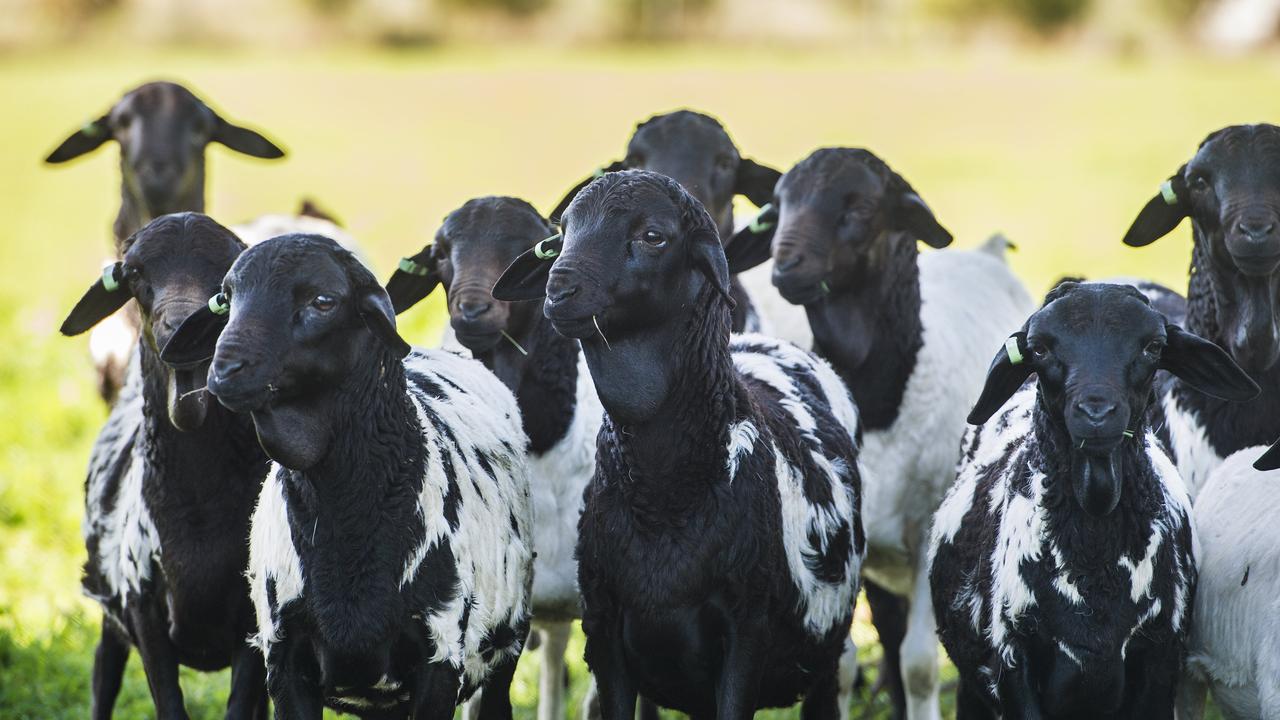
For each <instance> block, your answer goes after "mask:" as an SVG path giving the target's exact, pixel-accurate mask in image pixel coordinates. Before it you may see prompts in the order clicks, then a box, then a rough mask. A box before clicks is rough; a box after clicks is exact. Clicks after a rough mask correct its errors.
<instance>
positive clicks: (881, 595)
mask: <svg viewBox="0 0 1280 720" xmlns="http://www.w3.org/2000/svg"><path fill="white" fill-rule="evenodd" d="M862 584H863V587H864V588H865V589H866V592H867V604H868V605H869V606H870V607H871V624H872V625H875V628H876V634H878V635H879V636H880V647H881V652H882V655H881V659H880V675H879V683H880V685H881V686H882V687H884V688H885V689H886V690H887V691H888V692H889V702H890V704H891V705H892V706H893V717H894V718H895V719H896V720H901V719H902V718H904V717H906V716H907V691H906V688H905V687H903V684H902V656H901V655H900V654H899V653H900V652H901V648H902V641H903V638H905V637H906V635H907V600H906V598H901V597H898V596H897V595H894V594H893V593H891V592H889V591H888V590H886V589H885V588H884V587H881V586H880V585H877V584H876V583H875V582H873V581H872V580H870V579H865V580H864V582H863V583H862Z"/></svg>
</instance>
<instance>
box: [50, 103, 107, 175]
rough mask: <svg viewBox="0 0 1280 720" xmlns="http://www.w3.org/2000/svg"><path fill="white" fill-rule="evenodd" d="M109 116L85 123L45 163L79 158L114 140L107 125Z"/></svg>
mask: <svg viewBox="0 0 1280 720" xmlns="http://www.w3.org/2000/svg"><path fill="white" fill-rule="evenodd" d="M108 117H109V114H108V115H103V116H102V117H100V118H98V119H97V120H90V121H89V122H87V123H85V124H84V126H83V127H81V128H80V129H79V130H77V131H75V132H73V133H71V136H70V137H68V138H67V139H66V140H63V141H62V144H61V145H59V146H58V147H57V148H55V149H54V151H53V152H51V153H49V157H47V158H45V159H44V161H45V162H47V163H50V164H54V163H61V162H66V161H68V160H71V159H72V158H78V157H80V156H81V155H84V154H85V153H87V152H91V151H93V150H97V149H98V147H99V146H100V145H102V144H103V143H105V142H106V141H108V140H111V139H112V137H113V136H112V134H111V126H110V125H108V124H107V120H108Z"/></svg>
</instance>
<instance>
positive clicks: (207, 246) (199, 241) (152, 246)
mask: <svg viewBox="0 0 1280 720" xmlns="http://www.w3.org/2000/svg"><path fill="white" fill-rule="evenodd" d="M244 247H245V246H244V243H242V242H240V239H239V238H237V237H236V236H235V234H234V233H232V232H231V231H230V230H228V229H226V228H225V227H223V226H221V225H219V224H218V223H217V222H216V221H214V220H213V218H211V217H209V216H208V215H203V214H201V213H194V212H184V213H174V214H172V215H162V216H161V217H159V218H156V219H155V220H153V221H151V222H150V223H148V224H147V225H146V226H145V227H143V228H142V229H141V230H139V231H138V232H136V233H134V234H133V235H131V236H129V238H128V239H127V240H126V241H125V244H124V246H123V250H124V260H125V263H126V264H143V265H149V264H153V263H156V262H157V261H159V262H160V263H161V264H163V265H165V266H172V265H179V266H184V267H191V266H193V265H202V266H205V267H210V268H213V271H214V272H216V273H217V276H218V277H217V279H219V280H220V279H221V277H222V274H223V273H225V272H226V271H227V268H228V267H230V265H231V263H232V261H234V260H235V258H236V256H238V255H239V254H240V253H241V252H242V251H243V250H244Z"/></svg>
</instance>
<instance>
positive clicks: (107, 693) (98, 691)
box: [91, 617, 129, 720]
mask: <svg viewBox="0 0 1280 720" xmlns="http://www.w3.org/2000/svg"><path fill="white" fill-rule="evenodd" d="M111 622H112V621H111V620H109V619H107V618H105V617H104V618H103V619H102V638H101V639H100V640H98V649H97V650H96V651H95V652H94V654H93V710H92V712H91V717H93V718H94V720H109V719H110V718H111V712H112V710H113V709H114V708H115V704H116V696H117V695H119V694H120V683H121V681H123V680H124V667H125V665H126V664H127V663H128V662H129V640H128V639H127V638H125V637H122V635H121V633H120V631H119V630H117V629H115V628H113V627H112V625H111Z"/></svg>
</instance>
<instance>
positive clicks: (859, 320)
mask: <svg viewBox="0 0 1280 720" xmlns="http://www.w3.org/2000/svg"><path fill="white" fill-rule="evenodd" d="M878 245H879V247H880V248H882V249H883V252H882V253H879V254H878V255H877V254H876V253H872V254H871V255H869V256H868V257H867V258H866V259H865V260H864V262H863V263H862V265H861V266H859V267H857V268H855V269H854V271H853V272H852V273H850V275H849V276H848V277H847V278H846V279H845V280H844V282H840V283H834V285H835V287H834V288H833V289H832V292H831V293H829V294H828V295H826V296H825V297H823V298H822V299H820V300H818V301H816V302H813V303H810V304H808V305H805V314H806V315H807V316H808V317H809V327H810V329H811V330H812V332H813V347H814V351H815V352H816V353H817V354H818V355H819V356H821V357H823V358H825V359H826V360H828V361H829V362H830V363H831V364H832V366H833V367H834V368H835V370H836V372H837V373H839V375H840V377H841V379H842V380H844V382H845V384H846V385H847V386H848V387H849V391H850V392H851V393H852V394H853V399H854V400H855V401H856V402H857V404H858V414H859V416H860V418H861V419H862V422H863V423H864V427H865V428H866V429H867V430H883V429H885V428H888V427H889V426H891V425H892V424H893V422H894V421H895V420H896V419H897V417H898V409H899V406H900V405H901V404H902V396H903V393H905V392H906V389H907V380H908V379H909V378H910V377H911V373H912V372H913V371H914V370H915V365H916V357H917V356H918V354H919V352H920V348H921V347H923V346H924V326H923V324H922V322H921V320H920V310H921V299H920V267H919V264H918V259H919V250H917V249H916V242H915V240H913V239H912V238H911V237H910V236H908V235H906V234H905V233H896V232H895V233H886V234H885V236H883V237H882V238H881V239H880V241H879V243H878Z"/></svg>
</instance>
